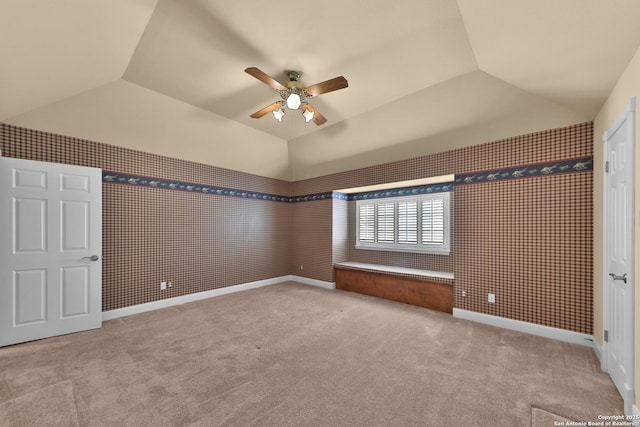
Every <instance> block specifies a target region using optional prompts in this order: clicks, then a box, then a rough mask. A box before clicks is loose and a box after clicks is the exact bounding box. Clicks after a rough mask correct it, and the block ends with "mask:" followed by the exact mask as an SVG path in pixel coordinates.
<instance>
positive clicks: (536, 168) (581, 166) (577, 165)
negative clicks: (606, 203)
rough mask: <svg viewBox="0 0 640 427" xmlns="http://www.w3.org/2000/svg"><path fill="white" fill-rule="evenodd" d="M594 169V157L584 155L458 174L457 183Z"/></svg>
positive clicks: (502, 179) (463, 183)
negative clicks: (576, 157) (577, 157)
mask: <svg viewBox="0 0 640 427" xmlns="http://www.w3.org/2000/svg"><path fill="white" fill-rule="evenodd" d="M590 170H593V157H582V158H579V159H569V160H562V161H557V162H549V163H537V164H531V165H524V166H518V167H513V168H508V169H498V170H490V171H484V172H475V173H468V174H461V175H456V180H455V183H456V185H465V184H477V183H481V182H493V181H504V180H507V179H521V178H533V177H538V176H548V175H557V174H563V173H575V172H585V171H590Z"/></svg>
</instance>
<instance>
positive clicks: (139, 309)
mask: <svg viewBox="0 0 640 427" xmlns="http://www.w3.org/2000/svg"><path fill="white" fill-rule="evenodd" d="M282 282H298V283H302V284H305V285H311V286H319V287H321V288H325V289H335V288H336V284H335V283H333V282H324V281H322V280H317V279H309V278H307V277H300V276H294V275H288V276H280V277H274V278H272V279H265V280H258V281H257V282H249V283H243V284H241V285H235V286H229V287H226V288H220V289H213V290H210V291H205V292H197V293H195V294H188V295H182V296H179V297H175V298H167V299H163V300H159V301H153V302H148V303H145V304H138V305H133V306H131V307H125V308H118V309H116V310H110V311H104V312H102V321H103V322H104V321H107V320H112V319H117V318H119V317H125V316H131V315H132V314H140V313H145V312H147V311H152V310H158V309H161V308H167V307H171V306H173V305H180V304H185V303H188V302H193V301H199V300H202V299H207V298H213V297H218V296H221V295H227V294H231V293H234V292H241V291H246V290H249V289H255V288H261V287H263V286H269V285H275V284H277V283H282Z"/></svg>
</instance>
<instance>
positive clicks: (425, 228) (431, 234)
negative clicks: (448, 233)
mask: <svg viewBox="0 0 640 427" xmlns="http://www.w3.org/2000/svg"><path fill="white" fill-rule="evenodd" d="M444 226H445V217H444V199H441V198H432V199H426V200H423V201H422V244H423V245H443V244H444V238H445V236H444Z"/></svg>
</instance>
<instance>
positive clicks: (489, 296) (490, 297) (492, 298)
mask: <svg viewBox="0 0 640 427" xmlns="http://www.w3.org/2000/svg"><path fill="white" fill-rule="evenodd" d="M487 301H489V302H490V303H491V304H495V303H496V294H487Z"/></svg>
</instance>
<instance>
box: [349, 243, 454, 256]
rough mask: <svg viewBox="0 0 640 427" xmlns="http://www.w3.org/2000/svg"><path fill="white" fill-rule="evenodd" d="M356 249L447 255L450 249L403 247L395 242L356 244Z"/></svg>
mask: <svg viewBox="0 0 640 427" xmlns="http://www.w3.org/2000/svg"><path fill="white" fill-rule="evenodd" d="M356 249H361V250H366V251H386V252H408V253H412V254H429V255H449V254H450V253H451V251H450V250H449V249H428V250H427V249H416V248H415V246H414V247H411V246H407V247H403V246H400V245H396V244H389V245H385V246H382V245H380V246H378V245H375V246H374V245H356Z"/></svg>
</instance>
